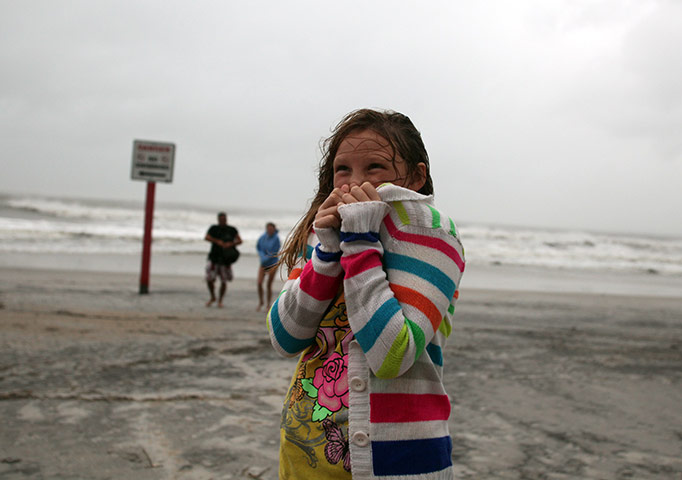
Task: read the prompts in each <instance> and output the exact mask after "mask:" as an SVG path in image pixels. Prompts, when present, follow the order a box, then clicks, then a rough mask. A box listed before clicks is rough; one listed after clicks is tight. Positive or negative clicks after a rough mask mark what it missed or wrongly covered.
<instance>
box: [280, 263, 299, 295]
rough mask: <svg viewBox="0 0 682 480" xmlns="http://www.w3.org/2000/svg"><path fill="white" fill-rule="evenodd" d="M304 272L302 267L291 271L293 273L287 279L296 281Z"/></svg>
mask: <svg viewBox="0 0 682 480" xmlns="http://www.w3.org/2000/svg"><path fill="white" fill-rule="evenodd" d="M302 271H303V269H302V268H301V267H296V268H294V269H293V270H292V271H291V273H290V274H289V278H287V280H296V279H297V278H298V277H300V276H301V272H302ZM282 293H284V292H282Z"/></svg>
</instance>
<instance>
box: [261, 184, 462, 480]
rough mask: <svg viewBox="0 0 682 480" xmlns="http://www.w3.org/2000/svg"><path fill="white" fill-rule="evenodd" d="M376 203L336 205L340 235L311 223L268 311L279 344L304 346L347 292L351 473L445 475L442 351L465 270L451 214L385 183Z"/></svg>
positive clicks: (446, 407) (396, 479)
mask: <svg viewBox="0 0 682 480" xmlns="http://www.w3.org/2000/svg"><path fill="white" fill-rule="evenodd" d="M378 192H379V195H380V197H381V199H382V201H381V202H378V201H377V202H361V203H354V204H348V205H343V206H341V207H339V213H340V215H341V219H342V222H341V231H340V232H338V231H336V230H333V229H318V230H317V231H316V232H315V233H316V236H317V237H316V239H315V237H314V236H313V238H312V240H313V242H315V240H317V241H319V243H317V242H315V243H316V245H315V247H314V249H313V251H312V255H311V259H310V261H308V262H307V263H305V265H304V267H303V269H302V271H300V270H298V271H294V272H292V275H291V276H290V279H289V280H288V281H287V282H286V283H285V285H284V289H283V290H282V292H281V293H280V295H279V297H278V299H277V300H276V301H275V303H274V304H273V306H272V308H271V310H270V312H269V314H268V328H269V331H270V337H271V340H272V344H273V346H274V347H275V349H276V350H277V351H278V352H280V353H281V354H283V355H286V356H292V355H296V354H298V353H300V352H301V351H303V350H305V349H306V348H307V347H308V346H310V345H311V344H312V343H313V342H314V341H315V336H316V333H317V325H318V323H319V321H320V319H321V317H322V316H323V314H324V312H325V310H326V309H327V307H328V306H329V303H330V301H331V300H332V299H333V298H334V296H335V294H336V293H337V292H338V290H339V288H340V286H341V283H343V289H344V292H345V299H346V308H347V311H348V321H349V323H350V326H351V329H352V330H353V333H354V335H355V338H354V340H353V341H351V343H350V345H349V353H348V383H349V393H350V395H349V426H348V438H349V441H350V454H351V465H352V473H353V478H354V479H375V478H387V477H390V478H391V479H392V480H400V479H411V480H417V479H451V478H452V477H453V471H452V460H451V451H452V441H451V438H450V434H449V431H448V418H449V415H450V402H449V399H448V396H447V394H446V393H445V390H444V388H443V383H442V371H443V355H442V349H443V347H444V346H445V342H446V340H447V337H448V336H449V334H450V332H451V329H452V323H451V318H452V314H453V313H454V306H455V302H456V300H457V297H458V286H459V280H460V278H461V275H462V272H463V271H464V251H463V248H462V245H461V243H460V241H459V239H458V236H457V231H456V227H455V224H454V222H453V221H452V220H451V219H450V218H448V217H447V216H445V215H443V214H442V213H441V212H440V211H438V210H437V209H436V208H435V207H434V206H433V198H432V196H424V195H421V194H419V193H416V192H413V191H411V190H408V189H405V188H401V187H397V186H394V185H390V184H386V185H383V186H381V187H380V188H379V189H378Z"/></svg>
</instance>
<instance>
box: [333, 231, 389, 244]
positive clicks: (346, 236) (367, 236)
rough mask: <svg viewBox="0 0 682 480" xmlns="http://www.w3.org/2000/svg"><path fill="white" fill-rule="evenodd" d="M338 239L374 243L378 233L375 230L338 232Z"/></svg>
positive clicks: (376, 240) (377, 239) (377, 238)
mask: <svg viewBox="0 0 682 480" xmlns="http://www.w3.org/2000/svg"><path fill="white" fill-rule="evenodd" d="M339 239H340V240H341V241H342V242H346V243H348V242H370V243H376V242H378V241H379V234H378V233H376V232H365V233H357V232H341V233H339Z"/></svg>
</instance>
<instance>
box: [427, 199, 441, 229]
mask: <svg viewBox="0 0 682 480" xmlns="http://www.w3.org/2000/svg"><path fill="white" fill-rule="evenodd" d="M427 207H429V210H431V228H440V212H439V211H438V210H436V209H435V208H433V207H432V206H431V205H427Z"/></svg>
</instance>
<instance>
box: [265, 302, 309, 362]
mask: <svg viewBox="0 0 682 480" xmlns="http://www.w3.org/2000/svg"><path fill="white" fill-rule="evenodd" d="M282 293H284V292H282ZM280 298H281V296H280ZM278 308H279V298H278V299H277V300H275V303H274V305H273V306H272V308H271V309H270V324H271V325H272V331H273V333H274V334H275V338H277V343H279V344H280V346H281V347H282V348H283V349H284V351H286V352H288V353H291V354H294V353H298V352H301V351H303V350H305V349H306V348H308V345H310V343H311V342H310V340H311V339H309V338H308V339H306V340H300V339H298V338H295V337H292V336H291V335H290V334H289V332H287V331H286V330H285V329H284V325H282V321H281V320H280V318H279V311H278Z"/></svg>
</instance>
